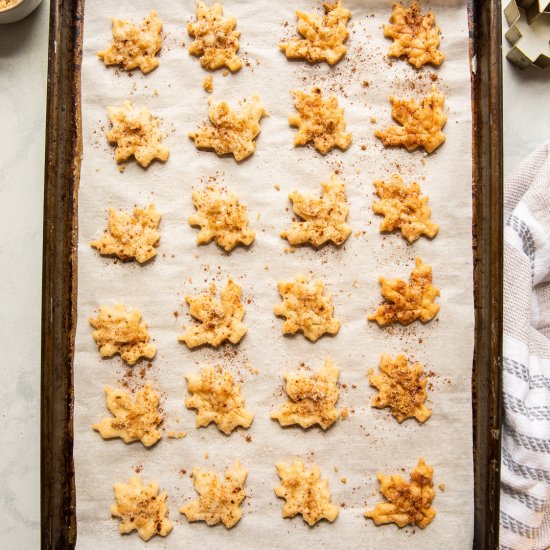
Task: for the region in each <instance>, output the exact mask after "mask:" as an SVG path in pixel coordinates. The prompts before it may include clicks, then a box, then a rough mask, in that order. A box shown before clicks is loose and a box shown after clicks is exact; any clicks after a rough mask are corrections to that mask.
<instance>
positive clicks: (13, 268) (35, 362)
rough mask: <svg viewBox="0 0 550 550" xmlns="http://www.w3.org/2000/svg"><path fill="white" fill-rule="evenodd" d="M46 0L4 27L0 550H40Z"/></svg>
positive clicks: (0, 66) (0, 37) (0, 47)
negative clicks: (22, 18) (38, 549)
mask: <svg viewBox="0 0 550 550" xmlns="http://www.w3.org/2000/svg"><path fill="white" fill-rule="evenodd" d="M48 5H49V3H48V2H47V0H45V1H44V2H43V4H42V5H41V6H39V8H38V9H37V10H36V11H35V12H34V13H33V14H31V15H30V16H29V17H28V18H27V19H25V20H24V21H21V22H20V23H14V24H11V25H7V26H2V25H0V121H1V122H0V205H2V214H1V215H0V266H1V267H0V333H1V334H2V337H1V340H2V359H1V360H0V380H2V383H1V384H0V414H1V418H2V427H1V429H0V525H1V529H0V547H1V548H6V549H8V548H9V549H10V550H20V549H21V550H27V549H31V548H39V536H40V483H39V482H40V466H39V465H40V414H39V408H40V307H41V306H40V290H41V277H42V273H41V264H42V200H43V173H44V170H43V165H44V125H45V106H46V66H47V35H48V12H49V10H48Z"/></svg>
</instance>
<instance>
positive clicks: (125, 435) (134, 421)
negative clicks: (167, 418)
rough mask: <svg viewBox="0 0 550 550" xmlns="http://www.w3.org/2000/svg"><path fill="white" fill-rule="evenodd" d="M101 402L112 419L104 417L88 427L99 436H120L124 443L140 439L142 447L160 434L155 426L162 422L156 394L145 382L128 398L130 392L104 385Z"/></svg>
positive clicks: (106, 437)
mask: <svg viewBox="0 0 550 550" xmlns="http://www.w3.org/2000/svg"><path fill="white" fill-rule="evenodd" d="M105 394H106V399H105V404H106V405H107V408H108V409H109V411H110V412H111V413H112V414H113V416H114V418H113V417H111V418H104V419H103V420H102V421H101V422H98V423H96V424H94V425H93V426H92V427H93V429H94V430H97V431H98V432H99V433H100V435H101V437H102V438H103V439H112V438H113V437H120V439H122V441H124V443H131V442H132V441H138V440H139V441H141V442H142V443H143V444H144V445H145V446H146V447H150V446H151V445H154V444H155V443H156V442H157V441H158V440H159V439H160V438H161V437H162V436H161V433H160V432H159V431H158V430H157V428H158V427H159V426H160V424H161V423H162V420H163V418H162V415H161V414H160V412H159V401H160V395H159V393H158V392H157V391H155V390H154V389H153V386H152V385H151V383H150V382H147V383H146V384H145V386H144V387H143V388H141V389H140V390H139V391H138V392H137V393H136V395H135V397H134V398H133V399H132V396H131V395H130V393H128V392H125V391H122V390H114V389H113V388H111V387H110V386H105Z"/></svg>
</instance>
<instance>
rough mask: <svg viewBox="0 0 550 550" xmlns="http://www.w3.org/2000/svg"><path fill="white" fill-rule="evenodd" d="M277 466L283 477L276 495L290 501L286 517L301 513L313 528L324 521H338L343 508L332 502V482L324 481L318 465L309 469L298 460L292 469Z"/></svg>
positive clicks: (286, 465) (291, 466)
mask: <svg viewBox="0 0 550 550" xmlns="http://www.w3.org/2000/svg"><path fill="white" fill-rule="evenodd" d="M275 467H276V468H277V473H278V474H279V477H280V478H281V485H279V486H278V487H277V488H276V489H275V494H276V495H277V496H278V497H281V498H284V499H285V500H286V503H285V505H284V507H283V517H284V518H293V517H294V516H296V515H297V514H301V515H302V518H303V519H304V521H305V522H306V523H307V524H308V525H310V526H313V525H315V524H316V523H317V522H318V521H319V520H321V519H327V520H328V521H334V520H335V519H336V518H337V517H338V514H339V512H340V508H339V507H338V506H336V505H334V504H333V503H332V502H331V501H330V498H331V494H330V491H329V488H328V481H327V479H326V478H323V479H322V478H321V470H319V467H318V466H317V465H315V464H311V465H310V467H309V468H308V467H307V466H304V464H303V462H302V461H301V460H294V462H293V463H292V465H290V466H289V465H288V464H284V463H282V462H280V463H278V464H275Z"/></svg>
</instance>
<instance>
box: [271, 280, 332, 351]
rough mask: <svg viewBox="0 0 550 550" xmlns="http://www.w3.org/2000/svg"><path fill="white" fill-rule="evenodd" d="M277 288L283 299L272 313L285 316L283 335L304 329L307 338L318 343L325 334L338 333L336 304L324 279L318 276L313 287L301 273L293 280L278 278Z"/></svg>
mask: <svg viewBox="0 0 550 550" xmlns="http://www.w3.org/2000/svg"><path fill="white" fill-rule="evenodd" d="M277 288H278V289H279V294H280V295H281V297H282V298H283V302H282V303H281V304H278V305H276V306H275V307H274V308H273V312H274V313H275V315H277V316H279V317H286V321H285V322H284V325H283V334H296V333H297V332H298V331H302V332H303V333H304V336H305V337H306V338H309V339H310V340H311V341H312V342H315V341H316V340H318V339H319V338H320V337H321V336H322V335H323V334H325V333H328V334H336V333H337V332H338V330H339V329H340V321H337V320H336V319H334V317H333V316H332V314H333V312H334V306H333V305H332V299H331V296H330V293H329V292H326V291H325V283H323V281H321V280H319V279H317V280H315V281H313V286H310V284H309V281H308V279H307V277H306V276H305V275H298V276H297V277H296V278H295V279H294V281H279V283H278V284H277Z"/></svg>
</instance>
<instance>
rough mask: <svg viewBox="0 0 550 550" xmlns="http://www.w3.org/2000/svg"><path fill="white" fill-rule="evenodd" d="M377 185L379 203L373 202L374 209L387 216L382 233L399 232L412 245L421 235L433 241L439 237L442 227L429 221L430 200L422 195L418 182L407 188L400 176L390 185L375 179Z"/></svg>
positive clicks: (382, 225)
mask: <svg viewBox="0 0 550 550" xmlns="http://www.w3.org/2000/svg"><path fill="white" fill-rule="evenodd" d="M374 186H375V187H376V194H377V195H378V196H379V197H380V201H377V202H373V203H372V210H373V212H374V213H375V214H380V215H382V216H384V220H383V221H382V222H381V223H380V231H381V232H384V231H388V232H391V231H395V230H396V229H400V230H401V234H402V235H403V237H404V238H405V239H407V241H409V242H410V243H413V242H414V241H416V240H417V239H418V238H419V237H420V236H422V235H426V237H429V238H430V239H432V238H433V237H435V236H436V234H437V232H438V231H439V225H437V224H436V223H434V222H432V220H431V219H430V216H431V211H430V208H429V207H428V200H429V197H427V196H421V195H420V193H421V189H420V185H418V183H416V182H415V181H413V182H412V183H411V184H410V185H408V186H407V185H405V184H404V183H403V178H402V177H401V176H400V175H399V174H394V175H393V176H392V177H391V180H390V181H389V182H387V183H386V182H384V181H382V180H376V181H375V182H374Z"/></svg>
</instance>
